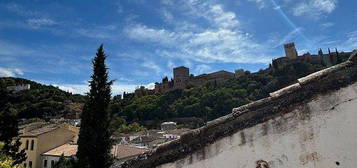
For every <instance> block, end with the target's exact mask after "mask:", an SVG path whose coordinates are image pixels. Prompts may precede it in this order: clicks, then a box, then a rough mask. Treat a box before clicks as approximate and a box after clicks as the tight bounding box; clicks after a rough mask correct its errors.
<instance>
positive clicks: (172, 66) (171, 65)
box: [167, 60, 176, 69]
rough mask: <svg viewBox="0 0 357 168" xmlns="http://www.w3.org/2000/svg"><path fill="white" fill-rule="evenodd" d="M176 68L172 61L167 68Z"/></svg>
mask: <svg viewBox="0 0 357 168" xmlns="http://www.w3.org/2000/svg"><path fill="white" fill-rule="evenodd" d="M175 66H176V65H175V63H173V62H172V61H171V60H169V61H168V62H167V67H168V68H170V69H173V68H174V67H175Z"/></svg>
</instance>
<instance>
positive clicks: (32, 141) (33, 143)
mask: <svg viewBox="0 0 357 168" xmlns="http://www.w3.org/2000/svg"><path fill="white" fill-rule="evenodd" d="M34 145H35V141H34V140H31V150H33V146H34Z"/></svg>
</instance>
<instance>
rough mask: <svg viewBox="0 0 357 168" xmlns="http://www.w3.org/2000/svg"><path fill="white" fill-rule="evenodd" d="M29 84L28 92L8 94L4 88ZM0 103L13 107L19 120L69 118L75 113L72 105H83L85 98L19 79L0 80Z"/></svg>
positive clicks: (7, 78)
mask: <svg viewBox="0 0 357 168" xmlns="http://www.w3.org/2000/svg"><path fill="white" fill-rule="evenodd" d="M19 84H30V85H31V89H30V90H24V91H20V92H17V93H10V92H9V91H8V90H7V89H6V87H7V86H16V85H19ZM0 88H1V89H0V96H1V99H0V103H1V102H6V103H9V104H11V105H13V108H15V109H16V110H17V111H18V117H19V118H25V119H28V118H41V119H47V118H51V117H54V116H56V117H71V116H74V115H75V114H73V113H75V112H76V111H74V110H73V109H71V108H70V107H71V104H73V103H83V102H84V101H85V99H86V98H85V96H82V95H78V94H72V93H68V92H65V91H62V90H60V89H59V88H57V87H54V86H46V85H42V84H38V83H36V82H33V81H30V80H26V79H21V78H11V77H6V78H0Z"/></svg>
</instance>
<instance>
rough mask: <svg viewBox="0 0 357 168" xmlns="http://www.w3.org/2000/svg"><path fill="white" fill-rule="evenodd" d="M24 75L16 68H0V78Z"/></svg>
mask: <svg viewBox="0 0 357 168" xmlns="http://www.w3.org/2000/svg"><path fill="white" fill-rule="evenodd" d="M18 75H24V72H23V71H22V70H21V69H18V68H2V67H0V77H15V76H18Z"/></svg>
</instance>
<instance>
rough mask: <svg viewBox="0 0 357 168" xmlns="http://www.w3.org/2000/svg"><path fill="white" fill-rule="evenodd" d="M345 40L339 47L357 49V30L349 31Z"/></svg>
mask: <svg viewBox="0 0 357 168" xmlns="http://www.w3.org/2000/svg"><path fill="white" fill-rule="evenodd" d="M346 39H347V40H345V42H343V43H342V45H340V46H339V47H338V48H339V49H345V50H356V49H357V30H355V31H352V32H349V33H347V35H346Z"/></svg>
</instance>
